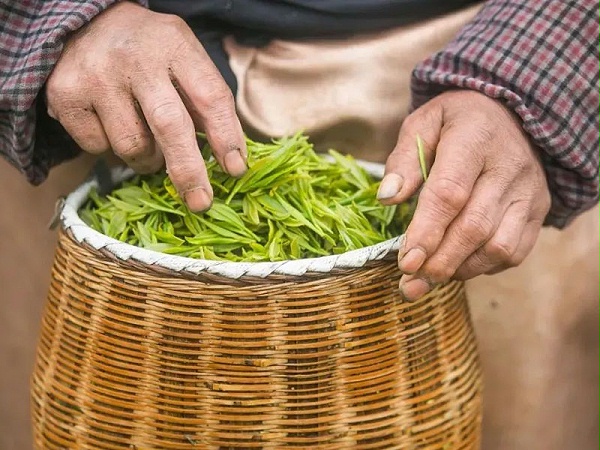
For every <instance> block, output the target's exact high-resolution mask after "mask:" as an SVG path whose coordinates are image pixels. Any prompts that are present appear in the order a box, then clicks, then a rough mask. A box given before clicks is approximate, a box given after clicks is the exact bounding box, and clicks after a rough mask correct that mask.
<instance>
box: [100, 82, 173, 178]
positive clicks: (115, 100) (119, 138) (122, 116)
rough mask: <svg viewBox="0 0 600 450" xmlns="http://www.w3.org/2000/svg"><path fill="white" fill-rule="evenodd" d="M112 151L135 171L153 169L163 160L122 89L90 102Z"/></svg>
mask: <svg viewBox="0 0 600 450" xmlns="http://www.w3.org/2000/svg"><path fill="white" fill-rule="evenodd" d="M94 107H95V108H96V111H98V116H99V117H100V120H101V121H102V124H103V125H104V129H105V130H106V135H107V136H108V140H109V141H110V144H111V147H112V149H113V152H114V153H115V154H116V155H117V156H118V157H119V158H121V159H122V160H123V161H124V162H125V163H126V164H127V165H128V166H129V167H131V168H132V169H133V170H135V171H136V172H138V173H154V172H156V171H158V170H159V169H160V168H161V167H162V166H163V164H164V159H163V156H162V154H161V153H160V151H159V150H158V149H157V148H156V144H155V142H154V138H153V137H152V133H150V130H149V129H148V127H147V125H146V123H145V121H144V119H143V118H142V117H141V114H140V113H139V111H138V110H137V108H136V105H135V101H134V99H133V98H132V97H131V96H130V95H129V94H128V93H126V92H112V93H107V95H106V96H105V98H104V99H103V100H101V101H98V102H96V104H95V105H94Z"/></svg>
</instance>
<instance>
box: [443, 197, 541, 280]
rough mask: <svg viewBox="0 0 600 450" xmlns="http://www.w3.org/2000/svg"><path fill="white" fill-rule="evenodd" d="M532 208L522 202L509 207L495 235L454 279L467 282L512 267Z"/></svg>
mask: <svg viewBox="0 0 600 450" xmlns="http://www.w3.org/2000/svg"><path fill="white" fill-rule="evenodd" d="M529 214H530V208H529V205H528V204H527V202H524V201H520V202H515V203H512V204H510V205H509V207H508V208H507V209H506V212H505V214H504V217H503V218H502V220H501V222H500V225H499V226H498V229H497V230H496V232H495V233H494V235H493V236H492V237H491V238H490V239H489V240H488V241H487V242H486V243H485V244H484V245H483V246H481V248H479V249H478V250H477V251H475V252H474V253H473V254H472V255H470V256H469V257H468V258H466V259H465V260H464V262H463V263H462V264H461V265H460V267H458V268H457V269H456V272H455V274H454V278H457V279H461V280H466V279H470V278H473V277H475V276H477V275H480V274H482V273H486V272H489V271H490V270H493V269H494V268H497V267H510V265H512V264H513V263H515V261H514V257H515V254H516V252H517V248H518V246H519V242H520V241H521V238H522V235H523V232H524V230H525V226H526V225H527V220H528V217H529Z"/></svg>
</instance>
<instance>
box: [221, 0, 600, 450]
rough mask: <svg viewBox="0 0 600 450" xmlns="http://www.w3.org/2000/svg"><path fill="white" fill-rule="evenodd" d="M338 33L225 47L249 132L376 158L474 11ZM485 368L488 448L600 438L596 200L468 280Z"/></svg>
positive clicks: (564, 444)
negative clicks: (429, 60)
mask: <svg viewBox="0 0 600 450" xmlns="http://www.w3.org/2000/svg"><path fill="white" fill-rule="evenodd" d="M479 8H480V5H476V6H473V7H470V8H467V9H464V10H462V11H458V12H455V13H452V14H449V15H446V16H444V17H440V18H436V19H434V20H431V21H428V22H424V23H420V24H418V25H413V26H409V27H403V28H399V29H394V30H390V31H385V32H381V33H375V34H371V35H368V36H360V37H355V38H352V39H343V40H320V41H308V42H306V41H302V42H298V41H297V42H289V41H274V42H272V43H271V44H270V45H268V46H266V47H264V48H259V49H255V48H245V47H242V46H240V45H237V44H236V43H235V41H234V40H233V39H227V40H226V42H225V48H226V50H227V52H228V54H229V57H230V64H231V67H232V69H233V71H234V73H235V75H236V78H237V80H238V93H237V96H236V102H237V105H238V111H239V115H240V118H241V120H242V122H243V124H244V127H245V129H246V130H248V131H249V132H251V133H254V134H256V135H258V136H278V135H284V134H290V133H293V132H295V131H297V130H298V129H303V130H306V131H307V132H308V133H309V134H310V136H311V138H312V140H313V141H314V142H315V144H316V146H317V148H319V149H321V150H326V149H327V148H336V149H338V150H342V151H346V152H350V153H352V154H354V155H355V156H357V157H360V158H363V159H368V160H372V161H380V162H383V161H385V159H386V156H387V155H388V154H389V152H390V151H391V150H392V149H393V147H394V144H395V143H396V139H397V136H398V130H399V128H400V124H401V121H402V119H403V118H404V117H405V116H406V114H407V111H408V108H409V101H410V98H409V96H410V89H409V88H410V86H409V82H410V73H411V70H412V68H413V67H414V66H415V64H416V63H417V62H419V61H420V60H422V59H423V58H425V57H427V56H428V55H430V54H432V53H434V52H435V51H437V50H439V49H441V48H443V46H444V45H445V44H446V43H447V42H448V41H450V40H451V39H452V37H453V36H454V35H455V34H456V33H457V32H458V30H460V28H461V27H462V26H464V24H466V23H467V22H469V21H470V20H471V19H472V18H473V17H474V16H475V14H476V13H477V11H478V10H479ZM467 287H468V291H469V296H470V300H471V309H472V312H473V318H474V322H475V326H476V330H477V333H478V337H479V343H480V350H481V355H482V363H483V366H484V374H485V383H486V388H485V396H484V403H485V414H484V437H483V448H484V450H571V449H572V450H575V449H577V450H587V449H592V448H597V443H598V339H597V336H598V294H599V293H598V208H595V209H594V210H593V211H591V212H588V213H587V214H585V215H584V216H582V217H580V218H579V219H578V220H577V221H576V222H575V223H574V224H573V225H572V226H571V227H569V229H568V230H566V231H564V232H558V231H556V230H550V229H546V230H544V231H543V232H542V234H541V236H540V239H539V241H538V244H537V246H536V248H535V250H534V251H533V253H532V254H531V255H530V257H529V258H528V259H527V261H526V262H525V263H524V264H523V265H522V266H521V267H519V268H517V269H513V270H510V271H507V272H505V273H503V274H500V275H497V276H494V277H486V276H484V277H479V278H478V279H476V280H473V281H471V282H469V283H467Z"/></svg>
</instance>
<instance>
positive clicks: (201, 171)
mask: <svg viewBox="0 0 600 450" xmlns="http://www.w3.org/2000/svg"><path fill="white" fill-rule="evenodd" d="M133 89H134V95H135V97H136V99H137V100H138V102H139V104H140V107H141V109H142V112H143V114H144V116H145V118H146V122H147V123H148V126H149V127H150V130H151V131H152V134H153V135H154V139H155V140H156V143H157V144H158V146H159V147H160V148H161V149H162V151H163V154H164V158H165V161H166V164H167V172H168V174H169V177H170V178H171V181H172V182H173V185H174V186H175V188H176V189H177V191H178V192H179V195H181V198H183V199H184V201H185V202H186V203H187V205H188V207H189V208H190V209H191V210H192V211H203V210H205V209H208V208H209V207H210V205H211V203H212V197H213V192H212V188H211V186H210V182H209V180H208V175H207V173H206V167H205V165H204V160H203V159H202V155H201V153H200V149H199V148H198V141H197V139H196V132H195V130H194V124H193V122H192V119H191V117H190V115H189V114H188V112H187V110H186V109H185V106H184V104H183V102H182V101H181V98H180V97H179V94H178V93H177V91H176V90H175V87H174V86H173V84H172V83H171V80H170V79H169V78H168V77H167V76H166V74H165V76H164V77H158V78H154V79H153V80H148V81H147V82H140V83H136V84H134V85H133Z"/></svg>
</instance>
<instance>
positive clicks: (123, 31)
mask: <svg viewBox="0 0 600 450" xmlns="http://www.w3.org/2000/svg"><path fill="white" fill-rule="evenodd" d="M46 97H47V104H48V113H49V114H50V116H51V117H53V118H55V119H57V120H59V121H60V123H61V124H62V125H63V126H64V128H65V129H66V130H67V132H68V133H69V134H70V135H71V136H72V137H73V138H74V139H75V141H76V142H77V144H79V146H80V147H81V148H82V149H84V150H85V151H87V152H90V153H102V152H105V151H108V150H110V149H111V148H112V149H113V151H114V152H115V153H116V154H117V155H118V156H119V157H120V158H121V159H123V161H125V162H126V163H127V164H128V165H129V166H130V167H132V168H133V169H135V170H136V171H138V172H141V173H149V172H154V171H157V170H158V169H160V168H161V167H162V166H163V164H164V163H165V162H166V166H167V170H168V172H169V175H170V177H171V179H172V181H173V184H174V185H175V187H176V188H177V189H178V191H179V193H180V194H181V195H182V196H183V197H184V198H185V200H186V202H187V203H188V205H189V207H190V208H191V209H193V210H196V211H200V210H204V209H206V208H208V207H209V206H210V204H211V202H212V195H213V193H212V189H211V186H210V183H209V180H208V178H207V174H206V170H205V168H204V162H203V160H202V157H201V154H200V152H199V149H198V144H197V140H196V136H195V127H196V128H198V129H204V130H206V133H207V137H208V141H209V142H210V143H211V145H212V148H213V149H214V152H215V157H216V158H217V160H218V161H219V162H220V163H221V165H222V166H223V168H224V169H225V170H227V171H228V172H229V173H230V174H231V175H233V176H239V175H241V174H243V173H244V172H245V170H246V145H245V140H244V136H243V133H242V127H241V125H240V122H239V120H238V118H237V115H236V112H235V105H234V99H233V95H232V93H231V90H230V89H229V87H228V86H227V84H226V83H225V81H224V80H223V79H222V77H221V75H220V73H219V71H218V70H217V68H216V67H215V66H214V64H213V63H212V61H211V60H210V58H209V57H208V55H207V53H206V52H205V51H204V49H203V48H202V45H200V43H199V42H198V40H197V39H196V36H195V35H194V33H193V32H192V31H191V30H190V28H189V27H188V26H187V25H186V24H185V22H184V21H183V20H182V19H180V18H178V17H176V16H171V15H166V14H159V13H155V12H152V11H149V10H147V9H145V8H143V7H141V6H139V5H136V4H134V3H130V2H120V3H118V4H116V5H115V6H113V7H111V8H109V9H108V10H106V11H104V12H103V13H102V14H100V15H99V16H97V17H96V18H95V19H94V20H93V21H92V22H90V23H89V24H88V25H86V26H85V27H84V28H82V29H81V30H80V31H79V32H78V33H75V34H74V35H73V36H72V37H71V38H70V39H69V40H68V42H67V44H66V47H65V49H64V51H63V53H62V55H61V57H60V59H59V61H58V63H57V65H56V66H55V68H54V70H53V72H52V73H51V75H50V77H49V79H48V82H47V85H46Z"/></svg>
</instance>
